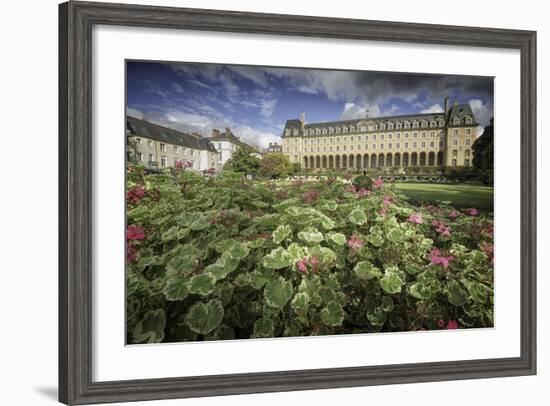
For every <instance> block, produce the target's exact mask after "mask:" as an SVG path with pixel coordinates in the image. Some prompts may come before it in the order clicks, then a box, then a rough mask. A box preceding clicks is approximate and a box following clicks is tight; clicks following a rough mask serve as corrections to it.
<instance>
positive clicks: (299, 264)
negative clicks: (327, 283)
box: [296, 257, 308, 273]
mask: <svg viewBox="0 0 550 406" xmlns="http://www.w3.org/2000/svg"><path fill="white" fill-rule="evenodd" d="M307 264H308V260H307V258H306V257H304V258H302V259H300V260H299V261H296V268H297V269H298V271H300V272H302V273H306V272H307Z"/></svg>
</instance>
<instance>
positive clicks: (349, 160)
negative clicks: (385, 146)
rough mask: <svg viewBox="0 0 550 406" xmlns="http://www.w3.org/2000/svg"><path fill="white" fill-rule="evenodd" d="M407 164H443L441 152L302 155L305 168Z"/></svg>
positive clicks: (375, 166) (344, 167)
mask: <svg viewBox="0 0 550 406" xmlns="http://www.w3.org/2000/svg"><path fill="white" fill-rule="evenodd" d="M392 166H394V167H408V166H443V152H442V151H439V152H438V153H437V154H436V153H435V152H433V151H431V152H420V153H417V152H412V153H410V154H409V153H408V152H404V153H403V154H401V153H399V152H397V153H395V154H392V153H387V154H378V155H377V154H370V155H369V154H364V155H361V154H356V155H354V154H350V155H322V156H321V155H310V156H304V168H306V169H327V168H329V169H331V168H341V169H347V168H354V169H363V168H364V169H366V168H383V167H392Z"/></svg>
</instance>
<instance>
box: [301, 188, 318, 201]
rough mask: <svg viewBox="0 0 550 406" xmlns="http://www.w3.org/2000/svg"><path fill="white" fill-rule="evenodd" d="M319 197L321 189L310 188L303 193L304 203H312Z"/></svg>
mask: <svg viewBox="0 0 550 406" xmlns="http://www.w3.org/2000/svg"><path fill="white" fill-rule="evenodd" d="M318 198H319V191H318V190H317V189H309V190H307V191H306V192H304V194H303V195H302V200H303V202H304V203H307V204H311V203H313V202H315V201H316V200H317V199H318Z"/></svg>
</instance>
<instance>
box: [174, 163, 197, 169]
mask: <svg viewBox="0 0 550 406" xmlns="http://www.w3.org/2000/svg"><path fill="white" fill-rule="evenodd" d="M174 167H175V168H176V169H182V170H185V169H187V168H192V167H193V162H191V161H176V162H175V163H174Z"/></svg>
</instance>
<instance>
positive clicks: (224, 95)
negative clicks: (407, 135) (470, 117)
mask: <svg viewBox="0 0 550 406" xmlns="http://www.w3.org/2000/svg"><path fill="white" fill-rule="evenodd" d="M127 93H128V94H127V102H128V105H127V112H128V114H130V115H133V116H137V117H145V118H147V119H148V120H150V121H152V122H156V123H158V124H161V125H166V126H169V127H172V128H175V129H178V130H182V131H186V132H197V133H199V134H201V135H203V136H209V135H210V134H211V131H212V129H213V128H218V129H223V128H225V127H229V128H231V130H232V131H233V133H234V134H236V135H237V136H238V137H240V138H241V139H242V140H243V141H245V142H248V143H250V144H253V145H257V146H260V147H266V146H267V145H268V144H269V142H280V135H281V133H282V130H283V126H284V123H285V121H286V120H288V119H292V118H298V117H299V116H300V113H301V112H305V113H306V121H307V122H319V121H336V120H341V119H353V118H362V117H365V116H366V115H368V116H369V117H378V116H388V115H398V114H411V113H421V112H437V111H443V103H444V97H445V96H447V95H448V96H451V98H452V99H453V100H456V101H458V102H459V103H469V104H470V105H471V106H472V109H473V111H474V114H476V118H477V119H478V122H479V123H480V128H479V129H478V132H481V130H482V127H483V126H484V125H487V124H488V122H489V120H490V118H491V117H492V116H493V78H489V77H472V76H451V75H422V74H404V73H388V72H370V71H339V70H324V69H301V68H275V67H256V66H237V65H223V64H196V63H157V62H133V61H129V62H128V63H127Z"/></svg>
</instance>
